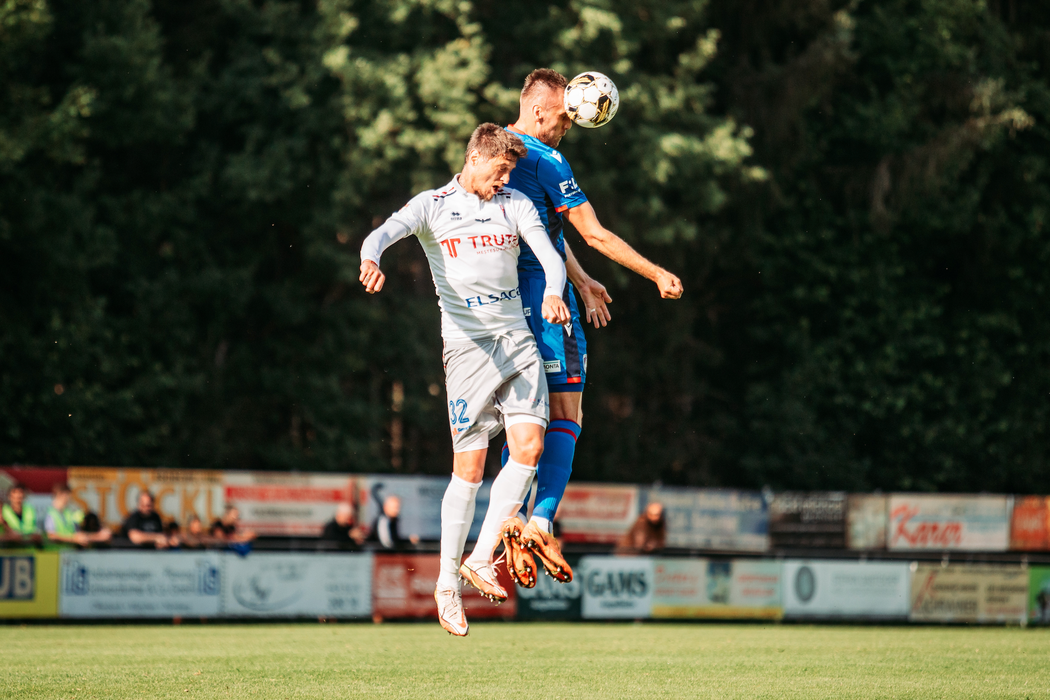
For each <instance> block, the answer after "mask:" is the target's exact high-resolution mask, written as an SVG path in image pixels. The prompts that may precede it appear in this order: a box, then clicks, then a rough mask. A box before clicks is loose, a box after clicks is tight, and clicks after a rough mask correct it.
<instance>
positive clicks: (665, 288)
mask: <svg viewBox="0 0 1050 700" xmlns="http://www.w3.org/2000/svg"><path fill="white" fill-rule="evenodd" d="M656 286H657V287H659V289H660V297H661V298H663V299H678V298H679V297H681V296H682V291H683V289H682V280H680V279H678V278H677V277H675V276H674V275H672V274H671V273H670V272H668V271H667V270H661V271H660V273H659V274H658V275H657V276H656Z"/></svg>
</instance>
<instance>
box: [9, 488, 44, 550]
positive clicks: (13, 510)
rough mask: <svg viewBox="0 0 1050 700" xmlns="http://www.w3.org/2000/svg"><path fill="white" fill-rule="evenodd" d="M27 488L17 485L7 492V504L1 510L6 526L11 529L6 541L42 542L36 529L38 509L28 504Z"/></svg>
mask: <svg viewBox="0 0 1050 700" xmlns="http://www.w3.org/2000/svg"><path fill="white" fill-rule="evenodd" d="M25 501H26V487H25V486H23V485H22V484H15V485H14V486H12V487H11V488H9V489H8V490H7V503H5V504H4V507H3V508H2V509H0V514H2V515H3V519H4V524H5V525H7V527H8V528H10V529H11V533H10V534H9V535H8V537H7V538H6V539H8V540H11V539H22V540H33V541H39V540H40V533H39V532H37V528H36V509H35V508H33V505H32V504H31V503H26V502H25Z"/></svg>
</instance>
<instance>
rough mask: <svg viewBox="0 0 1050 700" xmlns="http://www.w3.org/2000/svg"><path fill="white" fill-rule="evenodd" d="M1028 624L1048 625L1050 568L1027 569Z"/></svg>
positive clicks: (1049, 622) (1035, 567) (1049, 621)
mask: <svg viewBox="0 0 1050 700" xmlns="http://www.w3.org/2000/svg"><path fill="white" fill-rule="evenodd" d="M1028 624H1030V625H1050V566H1033V567H1031V568H1029V569H1028Z"/></svg>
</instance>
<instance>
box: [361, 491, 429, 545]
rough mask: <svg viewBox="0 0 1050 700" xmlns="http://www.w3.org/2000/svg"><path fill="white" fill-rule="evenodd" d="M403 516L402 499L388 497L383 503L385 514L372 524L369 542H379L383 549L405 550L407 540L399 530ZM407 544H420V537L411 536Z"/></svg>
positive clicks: (380, 515)
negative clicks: (399, 523)
mask: <svg viewBox="0 0 1050 700" xmlns="http://www.w3.org/2000/svg"><path fill="white" fill-rule="evenodd" d="M400 515H401V499H400V498H398V497H397V496H387V498H386V500H384V501H383V512H382V513H380V514H379V516H378V517H377V518H376V519H375V521H374V522H373V523H372V529H371V531H369V533H368V538H367V540H366V541H367V542H378V543H379V545H380V546H381V547H382V548H383V549H392V550H397V549H404V548H405V547H406V540H405V538H403V537H402V536H401V533H400V531H399V530H398V525H397V520H398V517H399V516H400ZM407 542H411V543H412V544H419V535H409V536H408V540H407Z"/></svg>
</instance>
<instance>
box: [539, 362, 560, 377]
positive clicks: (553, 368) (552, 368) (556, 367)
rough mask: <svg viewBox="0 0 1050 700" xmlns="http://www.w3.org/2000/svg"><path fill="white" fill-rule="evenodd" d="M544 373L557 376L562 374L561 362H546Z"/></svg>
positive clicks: (544, 363)
mask: <svg viewBox="0 0 1050 700" xmlns="http://www.w3.org/2000/svg"><path fill="white" fill-rule="evenodd" d="M543 371H544V372H545V373H547V374H557V373H558V372H561V360H544V361H543Z"/></svg>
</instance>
